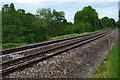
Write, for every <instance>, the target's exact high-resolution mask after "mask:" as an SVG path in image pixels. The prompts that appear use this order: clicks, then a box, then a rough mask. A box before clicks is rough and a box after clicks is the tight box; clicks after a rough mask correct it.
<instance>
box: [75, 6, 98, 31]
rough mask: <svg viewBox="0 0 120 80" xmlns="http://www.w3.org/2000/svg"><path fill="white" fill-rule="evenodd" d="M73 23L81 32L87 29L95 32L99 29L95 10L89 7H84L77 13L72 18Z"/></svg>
mask: <svg viewBox="0 0 120 80" xmlns="http://www.w3.org/2000/svg"><path fill="white" fill-rule="evenodd" d="M74 22H75V24H78V26H80V27H81V28H82V29H84V30H82V31H83V32H84V31H86V30H88V29H90V31H95V30H97V29H99V28H98V27H100V22H99V19H98V14H97V12H96V10H95V9H93V8H92V7H91V6H87V7H84V8H83V9H82V11H77V12H76V14H75V17H74ZM85 26H90V27H85ZM86 28H88V29H86Z"/></svg>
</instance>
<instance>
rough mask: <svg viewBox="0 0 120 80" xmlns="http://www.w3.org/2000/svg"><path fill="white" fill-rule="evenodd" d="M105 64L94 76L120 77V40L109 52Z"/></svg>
mask: <svg viewBox="0 0 120 80" xmlns="http://www.w3.org/2000/svg"><path fill="white" fill-rule="evenodd" d="M108 54H109V55H108V56H107V57H106V58H105V60H104V62H103V64H102V65H101V66H100V67H99V68H98V69H97V71H96V73H95V75H94V76H93V78H118V77H119V76H118V63H119V61H118V40H117V41H116V42H115V44H114V46H113V48H112V50H111V51H110V52H109V53H108Z"/></svg>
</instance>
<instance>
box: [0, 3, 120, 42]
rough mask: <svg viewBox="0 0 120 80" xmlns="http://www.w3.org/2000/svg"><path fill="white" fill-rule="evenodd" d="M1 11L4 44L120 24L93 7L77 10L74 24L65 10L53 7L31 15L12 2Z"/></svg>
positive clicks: (39, 40) (38, 39) (113, 26)
mask: <svg viewBox="0 0 120 80" xmlns="http://www.w3.org/2000/svg"><path fill="white" fill-rule="evenodd" d="M1 12H2V42H3V43H23V42H24V43H36V42H41V41H46V40H49V38H51V37H55V36H60V35H66V34H72V33H83V32H93V31H96V30H100V29H105V28H115V27H118V25H119V22H115V20H114V19H113V18H108V17H103V18H102V19H99V18H98V13H97V12H96V10H95V9H93V8H92V7H91V6H87V7H84V8H83V9H82V10H81V11H77V12H76V13H75V16H74V23H71V22H68V21H67V20H66V19H65V13H64V12H63V11H57V10H51V9H50V8H42V9H38V10H37V11H36V12H37V13H36V14H32V13H26V11H25V10H24V9H18V10H16V9H15V6H14V4H13V3H10V4H5V5H3V7H2V10H1V11H0V13H1Z"/></svg>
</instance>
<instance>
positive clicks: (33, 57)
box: [1, 29, 113, 74]
mask: <svg viewBox="0 0 120 80" xmlns="http://www.w3.org/2000/svg"><path fill="white" fill-rule="evenodd" d="M112 31H113V30H112V29H109V30H105V31H100V32H96V33H92V34H89V35H86V36H84V37H82V38H78V37H77V38H76V37H75V40H73V41H70V42H69V41H68V43H66V44H63V45H60V46H58V45H57V46H56V47H53V48H49V49H46V50H43V51H38V52H35V53H34V54H29V55H26V56H24V57H21V58H18V59H14V60H10V61H6V62H3V63H2V70H1V71H2V74H5V73H9V72H10V71H12V70H14V69H18V68H20V67H22V66H25V65H28V64H31V63H33V62H36V61H40V60H43V59H47V58H48V57H51V56H54V55H56V54H59V53H62V52H65V51H67V50H70V49H73V48H75V47H78V46H80V45H83V44H86V43H88V42H91V41H94V40H96V39H99V38H101V37H103V36H106V35H107V34H109V33H111V32H112ZM72 39H73V38H72Z"/></svg>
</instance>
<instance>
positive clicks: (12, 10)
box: [9, 3, 16, 12]
mask: <svg viewBox="0 0 120 80" xmlns="http://www.w3.org/2000/svg"><path fill="white" fill-rule="evenodd" d="M15 11H16V10H15V7H14V4H13V3H11V4H10V7H9V12H15Z"/></svg>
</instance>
